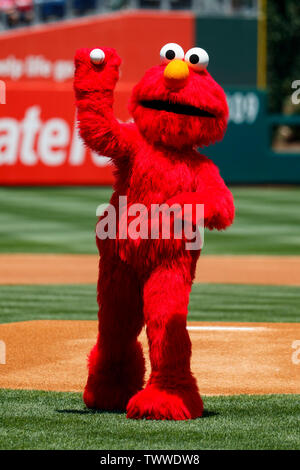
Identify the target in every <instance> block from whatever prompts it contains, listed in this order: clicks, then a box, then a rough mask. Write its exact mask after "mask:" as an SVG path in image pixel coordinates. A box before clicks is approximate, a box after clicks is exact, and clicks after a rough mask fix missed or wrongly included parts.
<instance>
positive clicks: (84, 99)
mask: <svg viewBox="0 0 300 470" xmlns="http://www.w3.org/2000/svg"><path fill="white" fill-rule="evenodd" d="M91 50H92V49H79V50H78V51H77V52H76V55H75V79H74V89H75V95H76V105H77V117H78V124H79V132H80V136H81V137H82V139H83V140H84V142H85V143H86V144H87V145H88V146H89V147H90V148H91V149H92V150H93V151H96V152H98V153H99V154H101V155H105V156H107V157H111V158H113V159H116V158H118V157H122V156H125V155H129V154H130V141H133V139H131V140H130V138H129V135H128V134H130V128H131V127H132V126H130V125H127V124H123V125H121V124H120V123H119V122H118V121H117V120H116V118H115V117H114V115H113V92H114V88H115V85H116V83H117V81H118V78H119V66H120V64H121V59H120V57H119V56H118V55H117V53H116V52H115V50H114V49H109V48H102V50H103V51H104V53H105V60H104V62H103V64H101V65H94V64H92V63H91V60H90V52H91Z"/></svg>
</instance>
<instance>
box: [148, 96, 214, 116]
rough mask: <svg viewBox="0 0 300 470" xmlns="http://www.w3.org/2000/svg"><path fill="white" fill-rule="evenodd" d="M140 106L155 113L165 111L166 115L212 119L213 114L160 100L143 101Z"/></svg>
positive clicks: (193, 107)
mask: <svg viewBox="0 0 300 470" xmlns="http://www.w3.org/2000/svg"><path fill="white" fill-rule="evenodd" d="M141 105H142V106H144V108H149V109H155V110H156V111H167V112H168V113H175V114H185V115H187V116H201V117H208V118H214V117H216V116H215V115H214V114H212V113H209V112H208V111H205V110H204V109H200V108H196V107H195V106H190V105H189V104H180V103H171V102H170V101H162V100H149V101H148V100H143V101H141Z"/></svg>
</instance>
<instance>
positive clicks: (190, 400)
mask: <svg viewBox="0 0 300 470" xmlns="http://www.w3.org/2000/svg"><path fill="white" fill-rule="evenodd" d="M173 46H174V45H173ZM176 47H177V48H176ZM176 47H175V46H174V47H173V50H172V47H171V46H170V48H169V49H168V48H167V53H166V51H165V52H164V51H163V52H162V55H164V57H163V59H164V60H163V61H162V63H161V64H160V65H158V66H155V67H153V68H151V69H150V70H148V71H147V72H146V74H145V76H144V77H143V78H142V80H141V81H140V82H139V83H138V84H137V85H136V86H135V88H134V90H133V93H132V97H131V101H130V112H131V114H132V116H133V118H134V123H128V124H120V123H119V122H118V121H117V120H116V119H115V117H114V115H113V110H112V106H113V92H114V88H115V85H116V82H117V80H118V69H119V65H120V63H121V60H120V58H119V57H118V55H117V53H116V52H115V50H113V49H109V48H103V49H102V50H103V51H104V53H105V59H104V62H103V63H102V64H100V65H95V64H94V63H92V62H91V59H90V52H91V50H88V49H80V50H79V51H78V52H77V54H76V59H75V63H76V73H75V91H76V98H77V108H78V121H79V128H80V135H81V137H82V138H83V140H84V141H85V143H86V144H87V145H88V146H89V147H90V148H91V149H92V150H94V151H96V152H98V153H99V154H101V155H106V156H108V157H110V158H111V159H112V161H113V163H114V165H115V168H116V171H115V174H116V181H115V185H114V193H113V195H112V198H111V204H113V205H114V206H115V207H116V208H117V207H118V198H119V196H120V195H126V196H127V197H128V206H130V204H132V203H143V204H145V205H146V206H147V207H150V204H152V203H158V204H162V203H165V202H168V203H170V204H171V203H174V202H176V203H180V204H181V205H183V204H187V203H192V204H197V203H199V204H205V209H204V210H205V219H204V221H205V226H206V227H208V228H209V229H213V228H217V229H219V230H220V229H225V228H226V227H227V226H229V225H230V224H231V223H232V221H233V218H234V204H233V198H232V195H231V193H230V191H229V190H228V188H227V187H226V185H225V183H224V181H223V180H222V178H221V176H220V174H219V171H218V169H217V167H216V166H215V165H214V163H213V162H212V161H211V160H210V159H208V158H207V157H205V156H203V155H201V154H200V153H198V152H197V151H196V150H195V147H196V146H203V145H208V144H210V143H213V142H216V141H217V140H220V139H222V137H223V135H224V132H225V130H226V126H227V119H228V107H227V104H226V97H225V94H224V91H223V90H222V88H221V87H220V86H219V85H218V84H217V83H216V82H215V81H214V80H213V78H212V77H211V76H210V74H209V73H208V72H207V70H206V67H205V66H201V63H200V64H197V57H195V56H197V50H200V51H203V50H201V49H195V50H192V52H195V53H194V54H191V53H190V54H189V53H188V54H187V55H186V56H185V57H184V56H182V53H183V51H182V49H181V48H180V46H176ZM178 50H179V52H180V53H178ZM170 51H171V52H170ZM200 56H201V53H200ZM198 62H199V61H198ZM200 62H201V61H200ZM197 65H199V66H197ZM193 213H194V212H193ZM193 222H194V223H196V222H197V221H196V220H194V219H193ZM97 245H98V249H99V252H100V268H99V281H98V303H99V335H98V341H97V344H96V345H95V346H94V348H93V349H92V351H91V353H90V357H89V376H88V381H87V384H86V387H85V391H84V401H85V403H86V405H87V406H88V407H89V408H98V409H105V410H125V409H127V416H128V418H148V419H175V420H182V419H189V418H197V417H200V416H201V415H202V411H203V404H202V400H201V397H200V395H199V392H198V388H197V384H196V381H195V378H194V377H193V375H192V373H191V370H190V357H191V343H190V339H189V335H188V332H187V329H186V318H187V313H188V303H189V294H190V291H191V285H192V281H193V278H194V274H195V266H196V262H197V259H198V257H199V254H200V250H197V251H192V250H191V251H189V250H187V249H185V245H184V243H183V242H182V241H178V240H174V239H173V240H172V239H171V240H139V241H138V242H136V241H133V240H130V239H129V240H120V239H118V232H117V238H116V240H111V239H107V240H99V239H97ZM144 324H146V326H147V335H148V341H149V350H150V360H151V368H152V371H151V376H150V378H149V381H148V383H147V385H146V387H145V388H144V389H143V383H144V373H145V364H144V357H143V353H142V348H141V345H140V344H139V342H138V341H137V337H138V335H139V333H140V331H141V329H142V327H143V325H144Z"/></svg>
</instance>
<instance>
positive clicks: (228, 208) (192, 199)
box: [167, 190, 235, 230]
mask: <svg viewBox="0 0 300 470" xmlns="http://www.w3.org/2000/svg"><path fill="white" fill-rule="evenodd" d="M205 200H207V195H202V194H201V193H199V192H195V193H180V194H178V195H176V196H174V197H173V198H171V199H169V200H168V201H167V204H168V205H169V206H171V205H173V204H180V206H181V208H182V217H183V218H184V220H185V221H187V222H188V223H192V224H194V225H199V223H200V222H201V218H202V211H201V210H197V205H198V204H203V205H204V226H205V227H207V228H208V229H209V230H212V229H214V228H216V229H217V230H223V229H225V228H226V227H228V226H229V225H231V224H232V222H233V219H234V213H235V209H234V203H233V197H232V194H231V192H230V191H229V190H226V192H224V194H219V195H218V197H217V198H216V199H215V198H210V200H209V202H205Z"/></svg>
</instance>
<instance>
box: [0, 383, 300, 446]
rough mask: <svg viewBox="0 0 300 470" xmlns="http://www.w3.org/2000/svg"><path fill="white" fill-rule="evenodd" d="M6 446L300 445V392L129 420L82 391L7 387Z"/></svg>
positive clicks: (0, 422) (0, 434)
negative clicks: (178, 417)
mask: <svg viewBox="0 0 300 470" xmlns="http://www.w3.org/2000/svg"><path fill="white" fill-rule="evenodd" d="M0 402H1V407H0V449H98V450H100V449H105V450H111V449H119V450H124V449H126V450H131V449H143V450H148V449H151V450H156V449H157V450H158V449H175V450H180V449H193V450H201V449H300V420H299V406H300V395H268V396H266V395H263V396H247V395H243V396H230V397H205V398H204V405H205V414H204V417H203V418H201V419H197V420H192V421H187V422H171V421H145V420H138V421H136V420H128V419H126V417H125V414H124V413H107V412H95V411H90V410H87V409H86V408H85V407H84V405H83V403H82V399H81V395H80V394H78V393H57V392H39V391H24V390H22V391H19V390H18V391H15V390H0Z"/></svg>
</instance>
